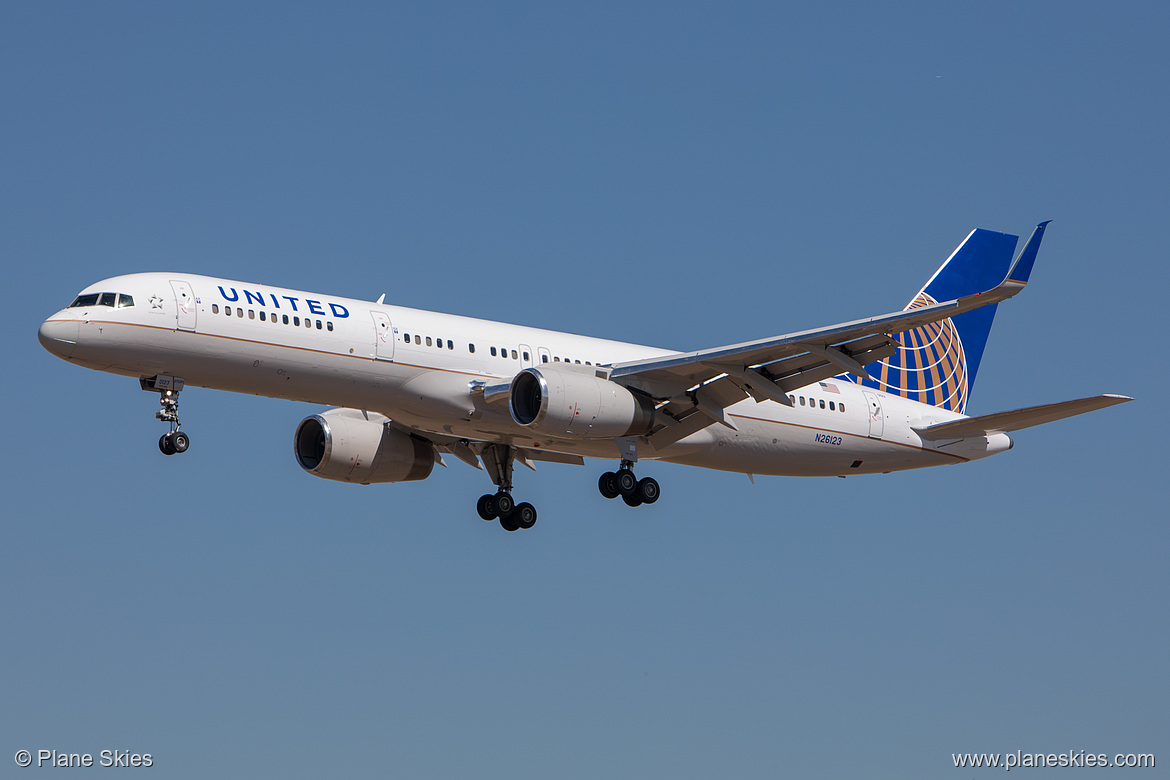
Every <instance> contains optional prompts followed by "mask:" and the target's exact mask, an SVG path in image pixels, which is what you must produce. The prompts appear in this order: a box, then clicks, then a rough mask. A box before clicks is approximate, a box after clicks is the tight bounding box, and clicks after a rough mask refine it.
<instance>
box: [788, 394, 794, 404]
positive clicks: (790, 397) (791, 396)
mask: <svg viewBox="0 0 1170 780" xmlns="http://www.w3.org/2000/svg"><path fill="white" fill-rule="evenodd" d="M788 403H790V404H792V405H793V406H795V405H796V396H794V395H790V396H788Z"/></svg>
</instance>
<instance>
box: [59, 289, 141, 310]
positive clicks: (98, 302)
mask: <svg viewBox="0 0 1170 780" xmlns="http://www.w3.org/2000/svg"><path fill="white" fill-rule="evenodd" d="M133 305H134V298H133V296H130V295H127V294H126V293H121V294H119V293H89V294H87V295H78V296H77V297H76V298H75V299H74V300H73V303H71V304H69V308H70V309H76V308H79V307H82V306H109V307H110V308H114V307H117V308H119V309H125V308H128V307H130V306H133Z"/></svg>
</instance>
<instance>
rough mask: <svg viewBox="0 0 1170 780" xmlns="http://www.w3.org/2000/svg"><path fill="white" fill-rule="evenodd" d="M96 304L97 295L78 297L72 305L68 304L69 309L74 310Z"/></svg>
mask: <svg viewBox="0 0 1170 780" xmlns="http://www.w3.org/2000/svg"><path fill="white" fill-rule="evenodd" d="M97 302H98V293H90V294H89V295H78V296H77V298H76V300H74V301H73V303H71V304H69V308H70V309H76V308H77V307H79V306H96V305H97Z"/></svg>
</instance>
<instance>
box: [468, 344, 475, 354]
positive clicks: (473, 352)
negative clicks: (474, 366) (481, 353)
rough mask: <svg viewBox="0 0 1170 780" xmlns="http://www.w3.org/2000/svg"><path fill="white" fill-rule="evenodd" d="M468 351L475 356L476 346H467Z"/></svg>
mask: <svg viewBox="0 0 1170 780" xmlns="http://www.w3.org/2000/svg"><path fill="white" fill-rule="evenodd" d="M467 351H468V352H470V353H471V354H473V355H474V354H475V345H474V344H470V343H469V344H468V345H467Z"/></svg>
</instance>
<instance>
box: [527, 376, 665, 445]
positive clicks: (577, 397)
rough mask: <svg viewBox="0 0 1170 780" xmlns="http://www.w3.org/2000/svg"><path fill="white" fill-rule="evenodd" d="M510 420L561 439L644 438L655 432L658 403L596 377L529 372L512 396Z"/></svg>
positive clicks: (615, 383)
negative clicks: (655, 408) (656, 406)
mask: <svg viewBox="0 0 1170 780" xmlns="http://www.w3.org/2000/svg"><path fill="white" fill-rule="evenodd" d="M508 407H509V409H510V410H511V412H512V419H513V420H515V421H516V422H517V423H518V424H520V425H523V426H524V427H525V428H528V429H530V430H532V431H534V432H536V433H539V434H542V435H544V436H551V437H555V438H559V439H613V438H617V437H619V436H641V435H642V434H645V433H649V432H650V429H651V428H652V427H653V426H654V403H653V401H651V400H650V399H649V398H647V397H646V396H643V395H639V394H636V393H634V392H632V391H630V390H629V388H626V387H624V386H622V385H619V384H618V383H617V382H611V381H610V380H608V379H604V378H602V377H599V376H596V375H595V374H592V373H588V374H586V373H583V372H577V371H576V370H571V369H570V370H567V369H560V368H552V367H548V366H545V367H541V368H526V369H524V370H523V371H521V372H520V373H519V374H517V375H516V376H515V377H514V378H513V379H512V385H511V387H510V388H509V390H508Z"/></svg>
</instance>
